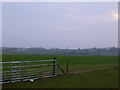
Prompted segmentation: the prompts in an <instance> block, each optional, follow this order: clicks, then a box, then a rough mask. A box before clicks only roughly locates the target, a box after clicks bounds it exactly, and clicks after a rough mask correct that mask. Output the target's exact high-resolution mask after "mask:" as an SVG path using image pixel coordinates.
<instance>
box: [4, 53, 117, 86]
mask: <svg viewBox="0 0 120 90" xmlns="http://www.w3.org/2000/svg"><path fill="white" fill-rule="evenodd" d="M54 57H56V58H57V63H58V64H59V66H60V67H61V68H62V69H63V70H64V71H65V72H66V62H67V60H68V61H69V63H68V67H69V73H70V72H76V71H81V70H84V71H85V70H93V71H94V72H87V73H83V74H70V75H64V76H59V74H60V73H61V70H60V69H59V68H57V73H58V76H57V77H56V78H47V79H40V80H36V81H35V82H34V83H33V82H17V83H12V84H6V85H3V87H6V88H12V87H14V88H21V86H22V87H23V88H28V87H29V88H62V87H63V88H68V87H69V88H90V87H92V88H117V87H118V85H117V83H118V81H117V80H118V77H117V69H115V67H116V66H117V62H118V57H116V56H63V55H62V56H58V55H56V56H53V55H42V56H41V55H3V56H2V60H3V61H4V62H8V61H33V60H35V61H37V60H51V59H53V58H54ZM96 69H109V70H104V71H98V72H97V71H95V70H96ZM24 84H25V86H24Z"/></svg>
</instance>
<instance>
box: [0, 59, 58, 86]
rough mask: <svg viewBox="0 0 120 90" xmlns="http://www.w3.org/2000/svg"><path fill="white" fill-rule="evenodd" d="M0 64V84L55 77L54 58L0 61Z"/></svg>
mask: <svg viewBox="0 0 120 90" xmlns="http://www.w3.org/2000/svg"><path fill="white" fill-rule="evenodd" d="M0 64H2V67H0V68H2V72H0V74H2V76H0V78H2V80H0V84H4V83H10V82H18V81H29V80H30V79H32V80H35V79H39V78H48V77H55V76H56V75H57V74H56V59H54V60H39V61H15V62H0Z"/></svg>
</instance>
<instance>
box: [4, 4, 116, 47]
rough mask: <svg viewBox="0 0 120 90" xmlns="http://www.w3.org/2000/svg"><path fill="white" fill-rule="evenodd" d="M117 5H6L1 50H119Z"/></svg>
mask: <svg viewBox="0 0 120 90" xmlns="http://www.w3.org/2000/svg"><path fill="white" fill-rule="evenodd" d="M117 4H118V3H117V2H96V3H95V2H66V3H65V2H4V3H2V46H3V47H44V48H51V47H56V48H92V47H97V48H104V47H113V46H115V47H117V46H118V14H117V13H118V6H117Z"/></svg>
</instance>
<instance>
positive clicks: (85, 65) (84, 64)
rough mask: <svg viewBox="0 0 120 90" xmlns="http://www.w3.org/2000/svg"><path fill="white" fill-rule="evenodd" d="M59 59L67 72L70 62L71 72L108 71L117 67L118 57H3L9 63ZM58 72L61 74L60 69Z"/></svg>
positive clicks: (58, 61)
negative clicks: (107, 69) (87, 70)
mask: <svg viewBox="0 0 120 90" xmlns="http://www.w3.org/2000/svg"><path fill="white" fill-rule="evenodd" d="M54 57H56V58H57V63H58V64H59V65H60V67H61V68H62V69H63V70H64V71H66V63H67V60H68V61H69V63H68V67H69V72H73V71H78V70H85V69H92V70H94V69H99V68H100V69H104V68H105V69H106V68H114V67H116V66H117V62H118V57H117V56H63V55H62V56H57V55H56V56H51V55H42V56H41V55H3V56H2V60H3V61H4V62H6V61H7V62H8V61H37V60H51V59H53V58H54ZM58 72H61V71H60V70H59V69H58Z"/></svg>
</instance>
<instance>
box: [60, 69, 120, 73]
mask: <svg viewBox="0 0 120 90" xmlns="http://www.w3.org/2000/svg"><path fill="white" fill-rule="evenodd" d="M111 69H118V68H116V67H115V68H106V69H105V68H98V69H95V70H92V69H86V70H80V71H74V72H69V73H66V74H82V73H88V72H99V71H104V70H111ZM59 74H63V73H59Z"/></svg>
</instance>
